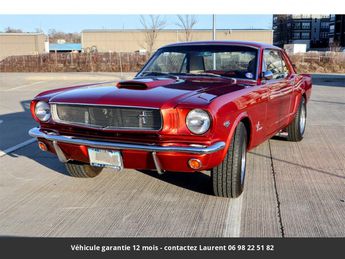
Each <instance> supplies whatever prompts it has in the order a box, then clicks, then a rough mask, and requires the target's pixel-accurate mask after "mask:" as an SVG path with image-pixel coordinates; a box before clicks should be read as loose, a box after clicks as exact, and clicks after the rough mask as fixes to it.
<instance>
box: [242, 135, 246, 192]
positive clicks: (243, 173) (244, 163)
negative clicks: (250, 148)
mask: <svg viewBox="0 0 345 259" xmlns="http://www.w3.org/2000/svg"><path fill="white" fill-rule="evenodd" d="M246 149H247V145H246V142H245V141H243V145H242V157H241V188H243V185H244V177H245V175H246Z"/></svg>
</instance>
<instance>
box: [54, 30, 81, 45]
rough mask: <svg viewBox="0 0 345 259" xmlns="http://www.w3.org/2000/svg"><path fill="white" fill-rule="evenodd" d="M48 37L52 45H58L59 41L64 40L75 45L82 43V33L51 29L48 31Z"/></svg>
mask: <svg viewBox="0 0 345 259" xmlns="http://www.w3.org/2000/svg"><path fill="white" fill-rule="evenodd" d="M48 36H49V42H50V43H56V42H57V40H60V39H63V40H65V41H66V42H73V43H79V42H80V41H81V36H80V33H77V32H74V33H71V32H68V33H65V32H62V31H57V30H55V29H50V30H49V31H48Z"/></svg>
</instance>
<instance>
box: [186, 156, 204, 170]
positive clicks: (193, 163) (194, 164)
mask: <svg viewBox="0 0 345 259" xmlns="http://www.w3.org/2000/svg"><path fill="white" fill-rule="evenodd" d="M188 165H189V167H190V168H192V169H194V170H198V169H200V168H201V166H202V163H201V161H200V160H199V159H196V158H192V159H189V161H188Z"/></svg>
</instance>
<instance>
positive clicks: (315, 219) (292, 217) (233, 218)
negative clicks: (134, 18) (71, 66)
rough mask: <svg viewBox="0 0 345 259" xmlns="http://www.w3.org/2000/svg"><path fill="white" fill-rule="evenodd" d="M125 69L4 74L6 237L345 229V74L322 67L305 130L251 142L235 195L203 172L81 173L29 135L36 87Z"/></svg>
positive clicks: (323, 233) (0, 191)
mask: <svg viewBox="0 0 345 259" xmlns="http://www.w3.org/2000/svg"><path fill="white" fill-rule="evenodd" d="M128 76H131V75H130V74H126V75H123V77H128ZM119 78H120V75H118V74H114V73H113V74H111V73H68V74H67V73H60V74H58V73H55V74H54V73H53V74H43V73H0V131H1V135H0V236H50V237H57V236H58V237H74V236H78V237H103V236H106V237H122V236H125V237H133V236H138V237H224V236H225V237H227V236H231V237H282V236H284V237H336V236H337V237H344V236H345V220H344V218H345V75H314V76H313V81H314V89H313V93H312V98H311V101H310V102H309V105H308V119H307V129H306V133H305V138H304V139H303V141H302V142H299V143H291V142H287V141H285V140H283V139H281V138H279V137H275V138H273V139H271V140H269V141H266V142H265V143H263V144H261V145H260V146H258V147H257V148H255V149H254V150H252V151H251V152H250V153H249V155H248V164H247V166H248V169H247V179H246V184H245V191H244V193H243V195H242V196H241V197H240V198H238V199H235V200H229V199H225V198H217V197H214V196H213V195H212V194H211V189H210V184H209V181H210V179H209V176H208V175H207V174H203V173H198V174H183V173H167V174H165V175H162V176H158V175H157V174H147V173H146V174H145V173H142V172H138V171H135V170H124V171H123V172H120V173H117V172H116V173H114V172H112V171H110V170H106V171H105V172H104V173H102V174H101V175H100V176H98V177H96V178H93V179H75V178H72V177H69V176H66V175H65V169H64V167H63V165H62V164H61V163H60V162H59V161H58V159H57V158H56V157H55V156H53V155H51V154H49V153H44V152H42V151H40V150H39V149H38V147H37V145H36V143H35V142H34V140H31V138H30V137H29V136H28V134H27V131H28V130H29V129H30V128H32V127H34V126H35V125H36V123H35V122H34V120H33V119H32V118H31V115H30V113H29V103H30V100H31V99H32V98H33V97H34V96H35V95H36V94H37V93H39V92H41V91H43V90H48V89H54V88H58V87H63V86H70V85H76V84H81V83H92V82H100V81H101V82H105V81H116V80H119Z"/></svg>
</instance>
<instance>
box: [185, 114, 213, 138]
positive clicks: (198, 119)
mask: <svg viewBox="0 0 345 259" xmlns="http://www.w3.org/2000/svg"><path fill="white" fill-rule="evenodd" d="M186 125H187V128H188V129H189V130H190V131H191V132H193V133H194V134H204V133H205V132H206V131H208V129H209V128H210V125H211V119H210V116H209V115H208V113H207V112H206V111H204V110H201V109H194V110H191V111H190V112H189V113H188V115H187V118H186Z"/></svg>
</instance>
